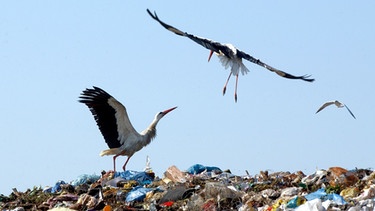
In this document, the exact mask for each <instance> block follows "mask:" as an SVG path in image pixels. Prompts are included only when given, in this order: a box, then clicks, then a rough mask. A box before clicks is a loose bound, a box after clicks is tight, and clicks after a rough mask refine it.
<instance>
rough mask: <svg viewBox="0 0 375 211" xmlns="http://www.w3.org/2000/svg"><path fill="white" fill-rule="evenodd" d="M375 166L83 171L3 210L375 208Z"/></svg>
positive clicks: (11, 200)
mask: <svg viewBox="0 0 375 211" xmlns="http://www.w3.org/2000/svg"><path fill="white" fill-rule="evenodd" d="M374 200H375V172H374V171H373V170H371V169H352V170H347V169H345V168H342V167H331V168H329V169H327V170H324V169H319V170H316V171H315V172H313V173H311V174H305V173H303V172H302V171H297V172H293V173H291V172H288V171H287V172H282V171H280V172H268V171H260V172H259V173H257V174H255V175H250V174H249V173H248V172H247V171H246V174H245V175H234V174H232V173H231V171H230V170H221V169H220V168H219V167H215V166H205V165H201V164H195V165H193V166H191V167H190V168H188V169H187V170H184V171H182V170H180V169H179V168H178V167H177V166H171V167H169V168H168V169H167V170H166V171H165V172H164V174H163V175H162V176H161V177H158V176H156V175H155V173H154V172H152V169H151V168H149V169H146V170H145V171H131V170H127V171H123V172H113V171H108V172H105V171H103V172H102V173H101V175H95V174H94V175H89V174H83V175H80V176H78V177H77V178H75V179H73V180H72V181H69V182H66V181H61V180H58V181H56V183H55V184H53V185H51V186H47V187H33V188H31V189H28V190H26V191H25V192H20V191H18V190H17V189H16V188H14V189H13V192H12V193H11V194H10V195H9V196H5V195H3V194H0V208H1V210H14V211H23V210H104V211H111V210H113V211H121V210H150V211H156V210H203V211H214V210H240V211H246V210H249V211H281V210H297V211H305V210H306V211H307V210H313V211H324V210H349V211H367V210H374V206H375V203H374Z"/></svg>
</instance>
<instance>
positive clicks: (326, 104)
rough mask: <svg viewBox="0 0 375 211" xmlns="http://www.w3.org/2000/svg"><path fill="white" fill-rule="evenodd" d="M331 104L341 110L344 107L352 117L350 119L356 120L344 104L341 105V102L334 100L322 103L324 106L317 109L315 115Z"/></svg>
mask: <svg viewBox="0 0 375 211" xmlns="http://www.w3.org/2000/svg"><path fill="white" fill-rule="evenodd" d="M333 104H334V105H336V106H337V108H343V107H345V108H346V109H347V110H348V111H349V113H350V114H351V115H352V117H353V118H354V119H356V118H355V116H354V114H353V112H352V111H351V110H350V109H349V108H348V106H346V105H345V104H344V103H341V102H339V101H337V100H335V101H329V102H326V103H324V104H323V105H322V106H321V107H320V108H319V109H318V111H316V114H317V113H318V112H319V111H321V110H323V109H324V108H325V107H327V106H330V105H333Z"/></svg>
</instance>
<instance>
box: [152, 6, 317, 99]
mask: <svg viewBox="0 0 375 211" xmlns="http://www.w3.org/2000/svg"><path fill="white" fill-rule="evenodd" d="M147 12H148V14H149V15H150V16H151V17H152V18H153V19H154V20H156V21H157V22H159V23H160V24H161V25H162V26H163V27H164V28H166V29H167V30H169V31H171V32H173V33H175V34H177V35H180V36H183V37H188V38H190V39H191V40H193V41H194V42H196V43H198V44H199V45H201V46H203V47H205V48H207V49H208V50H210V55H209V57H208V61H210V59H211V56H212V54H213V52H215V53H216V55H217V56H218V57H219V59H220V62H221V64H222V65H223V66H224V67H225V69H227V68H229V67H230V68H231V72H230V73H229V76H228V79H227V80H226V83H225V85H224V88H223V95H224V94H225V91H226V87H227V84H228V81H229V79H230V77H231V75H234V76H236V86H235V92H234V99H235V101H236V102H237V84H238V74H239V72H240V71H241V73H242V75H245V74H247V73H248V72H249V70H248V69H247V68H246V66H245V65H244V64H243V63H242V59H246V60H248V61H250V62H252V63H255V64H257V65H259V66H262V67H264V68H266V69H268V70H269V71H271V72H275V73H276V74H277V75H279V76H281V77H284V78H288V79H301V80H304V81H308V82H313V81H314V80H315V79H311V78H308V77H310V75H303V76H294V75H291V74H289V73H286V72H283V71H281V70H278V69H276V68H273V67H271V66H269V65H268V64H266V63H263V62H262V61H260V60H259V59H256V58H254V57H252V56H250V55H249V54H247V53H245V52H243V51H241V50H239V49H238V48H236V47H234V46H233V45H232V44H221V43H219V42H215V41H212V40H209V39H206V38H202V37H197V36H195V35H192V34H189V33H187V32H182V31H181V30H179V29H177V28H175V27H173V26H170V25H168V24H166V23H164V22H162V21H161V20H160V19H159V18H158V16H157V15H156V12H154V14H152V13H151V12H150V10H149V9H147Z"/></svg>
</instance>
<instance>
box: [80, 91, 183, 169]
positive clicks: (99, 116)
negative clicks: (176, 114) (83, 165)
mask: <svg viewBox="0 0 375 211" xmlns="http://www.w3.org/2000/svg"><path fill="white" fill-rule="evenodd" d="M79 102H80V103H84V104H86V106H87V107H88V108H89V109H90V111H91V113H92V115H93V116H94V119H95V121H96V123H97V125H98V127H99V130H100V132H101V133H102V135H103V137H104V139H105V142H106V143H107V145H108V147H109V149H106V150H103V151H102V152H101V153H100V156H104V155H114V156H113V170H114V171H115V172H116V158H117V157H118V156H120V155H122V156H127V157H128V158H127V160H126V162H125V164H124V166H123V167H122V169H123V170H124V171H125V167H126V164H127V163H128V161H129V159H130V158H131V157H132V156H133V155H134V153H136V152H137V151H139V150H141V149H142V148H143V147H145V146H146V145H148V144H149V143H150V142H151V140H152V139H154V138H155V137H156V125H157V124H158V122H159V120H160V119H161V118H163V117H164V116H165V115H166V114H168V113H169V112H171V111H173V110H174V109H176V108H177V107H173V108H170V109H167V110H165V111H162V112H159V113H157V114H156V115H155V117H154V119H153V120H152V122H151V124H150V125H149V126H148V127H147V128H146V129H145V130H143V131H142V132H140V133H138V132H137V131H136V130H135V129H134V127H133V126H132V124H131V123H130V120H129V117H128V114H127V112H126V108H125V106H123V105H122V104H121V103H120V102H119V101H117V100H116V99H115V98H114V97H112V96H111V95H110V94H108V93H107V92H105V91H104V90H103V89H101V88H99V87H95V86H94V87H93V88H92V89H86V90H84V91H83V92H82V94H81V96H80V100H79Z"/></svg>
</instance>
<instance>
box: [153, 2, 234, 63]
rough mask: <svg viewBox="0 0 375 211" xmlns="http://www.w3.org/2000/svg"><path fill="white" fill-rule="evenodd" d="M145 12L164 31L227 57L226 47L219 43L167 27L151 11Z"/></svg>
mask: <svg viewBox="0 0 375 211" xmlns="http://www.w3.org/2000/svg"><path fill="white" fill-rule="evenodd" d="M147 12H148V14H149V15H150V16H151V17H152V18H153V19H154V20H156V21H157V22H159V23H160V24H161V25H162V26H163V27H164V28H165V29H167V30H168V31H171V32H173V33H175V34H177V35H180V36H183V37H188V38H189V39H191V40H193V41H194V42H196V43H198V44H199V45H201V46H203V47H205V48H207V49H209V50H212V51H215V52H216V53H218V54H219V53H220V51H221V52H222V53H223V54H225V55H226V56H229V53H228V51H229V49H228V47H227V46H225V45H223V44H221V43H219V42H215V41H213V40H210V39H206V38H203V37H198V36H195V35H192V34H189V33H187V32H182V31H181V30H179V29H177V28H175V27H173V26H171V25H168V24H166V23H164V22H163V21H161V20H160V19H159V17H158V16H157V14H156V12H154V14H152V13H151V11H150V10H149V9H147Z"/></svg>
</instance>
